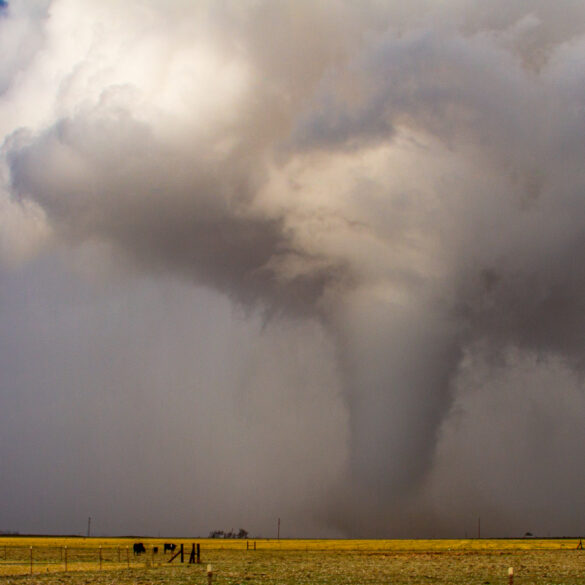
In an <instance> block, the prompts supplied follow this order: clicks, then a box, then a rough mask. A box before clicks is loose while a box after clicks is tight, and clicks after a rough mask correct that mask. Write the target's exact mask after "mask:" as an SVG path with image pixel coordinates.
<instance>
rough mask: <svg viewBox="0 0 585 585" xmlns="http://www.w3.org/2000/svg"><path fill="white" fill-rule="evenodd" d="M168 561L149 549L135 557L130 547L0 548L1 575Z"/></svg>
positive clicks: (130, 566) (157, 563)
mask: <svg viewBox="0 0 585 585" xmlns="http://www.w3.org/2000/svg"><path fill="white" fill-rule="evenodd" d="M168 560H169V555H165V554H164V553H163V552H162V551H161V550H160V549H159V550H158V551H155V549H154V547H150V548H149V549H147V550H146V551H145V552H144V553H142V554H138V555H135V554H134V551H133V548H132V547H131V546H124V547H103V546H99V547H70V546H6V545H2V546H0V575H26V574H30V575H33V574H40V573H57V572H69V571H95V570H111V569H125V568H128V569H129V568H145V567H156V566H160V565H162V564H164V563H167V562H168Z"/></svg>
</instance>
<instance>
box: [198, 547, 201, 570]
mask: <svg viewBox="0 0 585 585" xmlns="http://www.w3.org/2000/svg"><path fill="white" fill-rule="evenodd" d="M197 564H198V565H200V564H201V546H200V545H199V543H197Z"/></svg>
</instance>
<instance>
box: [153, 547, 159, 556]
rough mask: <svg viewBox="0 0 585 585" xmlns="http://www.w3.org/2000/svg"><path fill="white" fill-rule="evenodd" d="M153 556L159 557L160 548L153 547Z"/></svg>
mask: <svg viewBox="0 0 585 585" xmlns="http://www.w3.org/2000/svg"><path fill="white" fill-rule="evenodd" d="M152 554H153V555H157V554H158V546H153V547H152Z"/></svg>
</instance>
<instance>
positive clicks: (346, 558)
mask: <svg viewBox="0 0 585 585" xmlns="http://www.w3.org/2000/svg"><path fill="white" fill-rule="evenodd" d="M165 540H166V541H169V540H170V541H172V542H175V543H177V544H181V543H183V544H184V545H185V553H186V554H185V563H184V564H181V563H180V560H179V558H177V559H175V560H174V561H173V562H172V563H169V562H168V560H169V559H170V558H171V555H170V554H169V553H167V554H166V555H164V554H163V553H162V545H163V543H164V542H165ZM140 541H141V542H143V543H144V545H145V547H146V549H147V552H146V553H145V554H143V555H140V556H136V557H135V556H134V554H133V552H132V545H133V543H134V542H137V539H123V538H103V539H101V538H56V537H51V538H49V537H47V538H26V537H0V583H6V584H8V585H11V584H17V583H19V584H24V583H38V584H39V585H41V584H46V585H56V584H69V585H82V584H83V585H88V584H92V583H95V584H99V585H106V584H107V585H113V584H116V585H130V584H132V585H150V584H160V585H187V584H201V585H207V583H208V579H207V565H208V564H211V566H212V570H213V583H214V584H215V585H253V584H258V585H272V584H275V585H276V584H279V585H292V584H315V585H333V584H385V585H386V584H388V585H390V584H392V585H403V584H427V585H428V584H432V583H438V584H440V583H445V584H451V583H452V584H457V585H459V584H460V585H463V584H465V585H473V584H477V585H488V584H489V585H508V584H509V578H508V568H509V567H513V568H514V585H529V584H539V585H540V584H543V585H544V584H546V585H557V584H559V585H560V584H563V585H572V584H575V585H577V584H578V585H585V551H583V550H578V549H577V545H578V542H579V541H578V540H572V539H561V540H552V539H544V540H540V539H521V540H507V539H506V540H488V539H481V540H477V539H473V540H280V541H278V540H255V541H254V540H249V541H241V540H219V539H218V540H208V539H197V540H187V539H140ZM193 543H199V544H200V546H201V564H199V565H197V564H188V559H189V553H190V551H191V547H192V545H193ZM254 543H255V545H256V550H254V548H253V547H254ZM154 546H158V547H159V553H158V554H154V553H153V552H152V550H153V547H154ZM247 546H248V549H247ZM31 547H32V549H31ZM65 547H66V548H65ZM31 556H32V565H31ZM31 568H32V575H31Z"/></svg>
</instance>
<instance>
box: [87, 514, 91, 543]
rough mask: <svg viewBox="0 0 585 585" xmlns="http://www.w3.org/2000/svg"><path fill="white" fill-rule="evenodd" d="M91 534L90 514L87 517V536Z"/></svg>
mask: <svg viewBox="0 0 585 585" xmlns="http://www.w3.org/2000/svg"><path fill="white" fill-rule="evenodd" d="M90 535H91V516H89V518H88V519H87V538H89V537H90Z"/></svg>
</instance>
